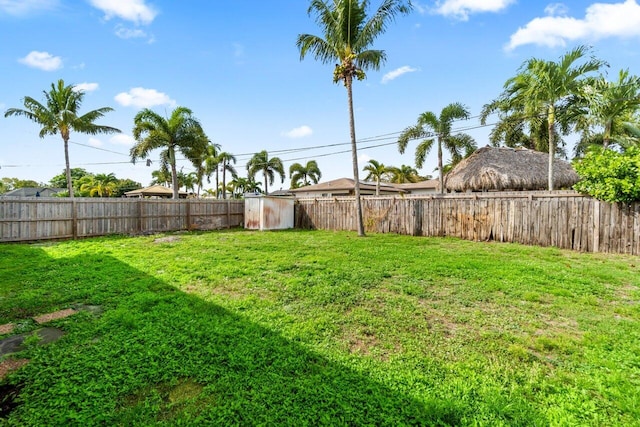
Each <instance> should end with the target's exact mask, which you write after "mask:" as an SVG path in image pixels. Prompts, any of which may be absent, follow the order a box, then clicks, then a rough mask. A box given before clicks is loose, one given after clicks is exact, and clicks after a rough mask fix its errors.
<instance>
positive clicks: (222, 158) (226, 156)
mask: <svg viewBox="0 0 640 427" xmlns="http://www.w3.org/2000/svg"><path fill="white" fill-rule="evenodd" d="M218 163H219V164H220V165H221V166H222V188H223V189H226V188H227V172H230V173H231V176H233V177H236V176H237V175H238V172H237V171H236V168H234V167H233V165H232V164H231V163H233V164H235V163H236V157H235V156H234V155H233V154H231V153H227V152H226V151H223V152H222V153H220V154H218ZM222 198H223V199H226V198H227V192H226V191H223V192H222Z"/></svg>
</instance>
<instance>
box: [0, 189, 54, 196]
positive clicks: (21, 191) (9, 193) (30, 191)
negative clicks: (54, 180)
mask: <svg viewBox="0 0 640 427" xmlns="http://www.w3.org/2000/svg"><path fill="white" fill-rule="evenodd" d="M46 190H49V191H48V193H49V194H56V193H59V192H61V191H65V189H64V188H55V187H22V188H16V189H15V190H11V191H7V192H6V193H4V194H3V196H4V197H35V196H36V194H38V193H40V194H42V193H43V192H45V191H46Z"/></svg>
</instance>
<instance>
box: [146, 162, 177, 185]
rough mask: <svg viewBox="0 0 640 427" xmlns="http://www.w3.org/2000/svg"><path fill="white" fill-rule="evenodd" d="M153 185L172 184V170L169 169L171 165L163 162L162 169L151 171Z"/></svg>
mask: <svg viewBox="0 0 640 427" xmlns="http://www.w3.org/2000/svg"><path fill="white" fill-rule="evenodd" d="M151 177H152V178H153V179H152V180H151V185H156V184H158V185H166V186H167V187H170V186H171V182H172V179H173V178H172V177H171V171H170V170H169V165H166V164H161V165H160V169H158V170H154V171H153V172H151Z"/></svg>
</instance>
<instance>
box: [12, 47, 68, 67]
mask: <svg viewBox="0 0 640 427" xmlns="http://www.w3.org/2000/svg"><path fill="white" fill-rule="evenodd" d="M18 61H19V62H21V63H23V64H25V65H27V66H29V67H32V68H39V69H40V70H44V71H55V70H59V69H60V68H62V58H60V57H59V56H53V55H51V54H50V53H48V52H38V51H36V50H34V51H32V52H29V54H28V55H27V56H25V57H24V58H20V59H19V60H18Z"/></svg>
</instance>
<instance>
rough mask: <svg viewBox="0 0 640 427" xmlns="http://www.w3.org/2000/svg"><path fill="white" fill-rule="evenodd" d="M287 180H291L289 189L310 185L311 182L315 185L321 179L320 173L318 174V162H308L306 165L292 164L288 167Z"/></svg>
mask: <svg viewBox="0 0 640 427" xmlns="http://www.w3.org/2000/svg"><path fill="white" fill-rule="evenodd" d="M289 178H290V179H291V188H299V187H302V186H305V185H311V183H312V182H313V183H314V184H317V183H318V181H320V178H322V172H320V168H319V167H318V162H316V161H315V160H309V161H308V162H307V164H306V165H302V164H300V163H294V164H292V165H291V166H289Z"/></svg>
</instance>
